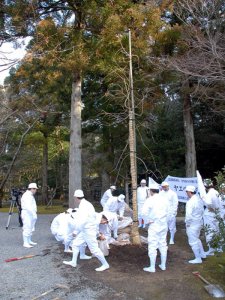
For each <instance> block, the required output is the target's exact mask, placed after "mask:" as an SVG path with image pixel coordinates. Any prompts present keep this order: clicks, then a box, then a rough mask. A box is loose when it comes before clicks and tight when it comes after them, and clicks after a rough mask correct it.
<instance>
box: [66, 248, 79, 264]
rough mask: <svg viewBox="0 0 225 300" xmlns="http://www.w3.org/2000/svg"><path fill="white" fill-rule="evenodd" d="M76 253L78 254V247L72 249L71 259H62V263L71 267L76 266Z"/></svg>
mask: <svg viewBox="0 0 225 300" xmlns="http://www.w3.org/2000/svg"><path fill="white" fill-rule="evenodd" d="M78 254H79V248H75V249H73V258H72V260H71V261H65V260H64V261H63V263H64V264H65V265H70V266H71V267H74V268H76V266H77V257H78Z"/></svg>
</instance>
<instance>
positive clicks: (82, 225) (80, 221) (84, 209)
mask: <svg viewBox="0 0 225 300" xmlns="http://www.w3.org/2000/svg"><path fill="white" fill-rule="evenodd" d="M74 199H75V202H77V203H78V211H77V213H76V218H77V220H76V230H75V231H74V234H76V236H75V238H74V240H73V243H72V249H73V258H72V260H71V261H63V263H64V264H66V265H70V266H72V267H76V266H77V258H78V254H79V247H80V246H81V245H83V244H84V243H86V244H87V245H88V248H89V250H90V252H91V253H92V255H93V256H95V257H97V258H98V260H99V261H100V262H101V263H102V265H101V267H99V268H96V269H95V270H96V271H98V272H100V271H105V270H107V269H108V268H109V264H108V263H107V261H106V259H105V257H104V255H103V253H102V251H101V250H100V249H99V247H98V242H97V236H96V235H97V230H96V229H97V219H96V212H95V209H94V206H93V205H92V204H91V203H90V202H89V201H87V200H86V199H84V193H83V191H82V190H76V191H75V192H74Z"/></svg>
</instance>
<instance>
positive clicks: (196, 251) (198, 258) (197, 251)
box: [188, 246, 202, 264]
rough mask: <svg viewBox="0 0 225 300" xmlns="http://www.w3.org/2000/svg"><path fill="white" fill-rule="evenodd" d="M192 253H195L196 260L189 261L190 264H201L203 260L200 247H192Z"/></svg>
mask: <svg viewBox="0 0 225 300" xmlns="http://www.w3.org/2000/svg"><path fill="white" fill-rule="evenodd" d="M192 251H193V252H194V255H195V259H192V260H189V261H188V262H189V264H201V263H202V259H201V255H200V250H199V248H198V246H194V247H192Z"/></svg>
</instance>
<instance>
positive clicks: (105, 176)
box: [101, 170, 110, 195]
mask: <svg viewBox="0 0 225 300" xmlns="http://www.w3.org/2000/svg"><path fill="white" fill-rule="evenodd" d="M101 178H102V187H101V195H103V194H104V192H105V191H106V190H108V189H109V186H110V178H109V174H108V173H107V172H106V170H103V171H102V173H101Z"/></svg>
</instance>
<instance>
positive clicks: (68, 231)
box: [50, 208, 76, 252]
mask: <svg viewBox="0 0 225 300" xmlns="http://www.w3.org/2000/svg"><path fill="white" fill-rule="evenodd" d="M75 212H76V209H72V208H69V209H67V211H66V212H63V213H60V214H59V215H57V216H56V217H55V218H54V219H53V221H52V223H51V228H50V229H51V232H52V234H53V235H54V237H55V239H56V240H57V241H58V242H62V243H63V244H64V245H65V248H64V252H72V250H70V244H71V242H72V240H73V236H72V233H73V231H74V230H75V225H74V224H73V222H72V221H73V219H74V217H73V215H74V213H75Z"/></svg>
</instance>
